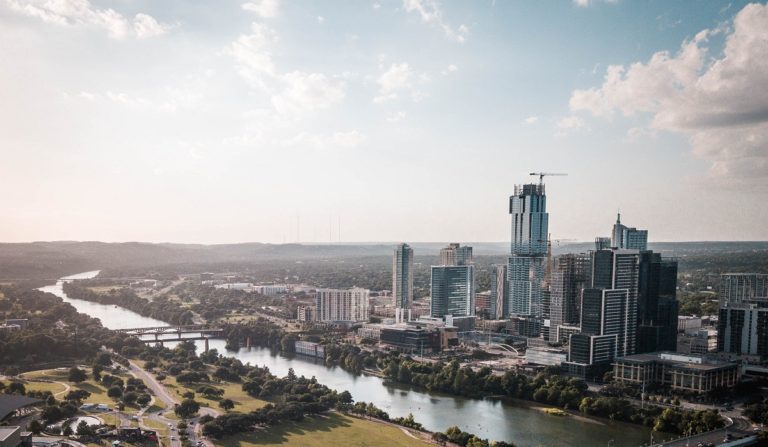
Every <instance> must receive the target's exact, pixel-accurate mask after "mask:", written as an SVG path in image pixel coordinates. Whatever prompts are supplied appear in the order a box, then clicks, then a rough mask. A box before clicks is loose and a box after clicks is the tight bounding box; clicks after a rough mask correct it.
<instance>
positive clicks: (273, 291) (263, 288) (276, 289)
mask: <svg viewBox="0 0 768 447" xmlns="http://www.w3.org/2000/svg"><path fill="white" fill-rule="evenodd" d="M252 291H254V292H256V293H258V294H261V295H264V296H277V295H284V294H286V293H288V286H286V285H281V284H260V285H257V286H253V288H252Z"/></svg>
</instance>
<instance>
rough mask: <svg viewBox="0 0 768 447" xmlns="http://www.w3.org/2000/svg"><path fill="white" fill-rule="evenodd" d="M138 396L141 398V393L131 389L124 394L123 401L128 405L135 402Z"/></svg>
mask: <svg viewBox="0 0 768 447" xmlns="http://www.w3.org/2000/svg"><path fill="white" fill-rule="evenodd" d="M138 398H139V395H138V394H137V393H136V392H135V391H129V392H127V393H125V394H123V402H125V403H126V404H128V405H131V404H133V403H135V402H136V400H137V399H138Z"/></svg>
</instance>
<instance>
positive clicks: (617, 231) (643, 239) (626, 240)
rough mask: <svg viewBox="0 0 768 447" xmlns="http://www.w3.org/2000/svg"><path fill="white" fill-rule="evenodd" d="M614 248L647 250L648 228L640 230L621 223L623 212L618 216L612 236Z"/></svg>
mask: <svg viewBox="0 0 768 447" xmlns="http://www.w3.org/2000/svg"><path fill="white" fill-rule="evenodd" d="M611 246H612V247H613V248H625V249H627V250H647V249H648V230H638V229H637V228H634V227H628V226H626V225H623V224H622V223H621V214H618V215H617V216H616V223H615V224H614V225H613V234H612V237H611Z"/></svg>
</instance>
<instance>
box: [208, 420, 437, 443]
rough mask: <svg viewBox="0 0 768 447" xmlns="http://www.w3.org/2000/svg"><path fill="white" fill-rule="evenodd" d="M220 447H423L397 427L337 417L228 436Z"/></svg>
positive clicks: (219, 441) (220, 441)
mask: <svg viewBox="0 0 768 447" xmlns="http://www.w3.org/2000/svg"><path fill="white" fill-rule="evenodd" d="M216 445H217V446H220V447H251V446H278V445H280V446H286V447H324V446H344V447H358V446H360V447H362V446H365V447H423V446H425V445H428V444H426V443H425V442H422V441H420V440H417V439H413V438H411V437H410V436H408V435H406V434H405V433H403V431H402V430H400V429H399V428H397V427H393V426H391V425H386V424H380V423H378V422H372V421H365V420H362V419H357V418H352V417H349V416H344V415H340V414H335V413H333V414H330V415H329V416H327V417H316V418H312V419H306V420H304V421H302V422H300V423H298V424H287V423H286V424H281V425H280V426H277V427H272V428H270V429H269V430H265V431H263V432H259V433H248V434H242V435H237V436H228V437H226V438H224V439H222V440H218V441H216Z"/></svg>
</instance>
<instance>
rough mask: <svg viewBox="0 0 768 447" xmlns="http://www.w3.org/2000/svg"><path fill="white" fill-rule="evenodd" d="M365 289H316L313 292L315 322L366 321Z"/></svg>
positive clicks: (366, 302) (366, 293) (366, 297)
mask: <svg viewBox="0 0 768 447" xmlns="http://www.w3.org/2000/svg"><path fill="white" fill-rule="evenodd" d="M369 296H370V293H369V291H368V290H367V289H361V288H359V287H355V288H352V289H318V290H317V291H316V292H315V308H316V311H317V314H316V318H317V321H366V320H368V299H369Z"/></svg>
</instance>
